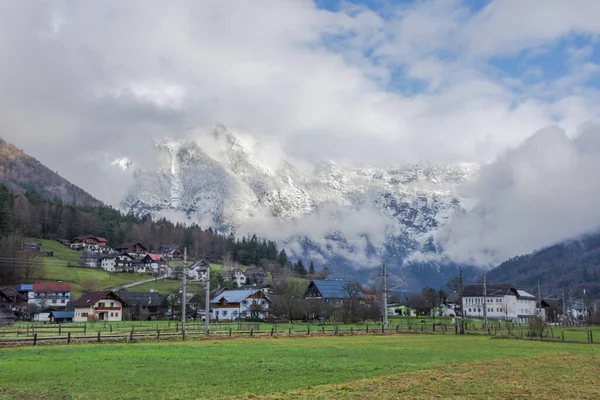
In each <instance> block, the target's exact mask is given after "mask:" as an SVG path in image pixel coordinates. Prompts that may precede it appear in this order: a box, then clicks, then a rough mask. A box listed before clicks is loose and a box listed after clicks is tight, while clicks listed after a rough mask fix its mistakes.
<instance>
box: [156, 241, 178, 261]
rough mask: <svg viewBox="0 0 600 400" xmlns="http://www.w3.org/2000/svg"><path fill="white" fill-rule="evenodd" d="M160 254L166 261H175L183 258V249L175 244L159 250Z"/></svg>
mask: <svg viewBox="0 0 600 400" xmlns="http://www.w3.org/2000/svg"><path fill="white" fill-rule="evenodd" d="M158 252H159V253H160V255H162V256H163V257H164V258H165V260H174V259H178V258H181V257H182V256H183V253H182V251H181V249H180V248H179V246H177V245H175V244H167V245H162V246H160V248H159V249H158Z"/></svg>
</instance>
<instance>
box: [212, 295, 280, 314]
mask: <svg viewBox="0 0 600 400" xmlns="http://www.w3.org/2000/svg"><path fill="white" fill-rule="evenodd" d="M270 303H271V300H270V299H269V298H268V297H267V296H266V295H265V294H264V293H263V292H262V291H260V290H256V289H253V290H225V291H223V292H222V293H221V294H219V295H218V296H216V297H215V298H213V299H212V300H211V301H210V305H211V311H210V313H211V314H210V317H211V319H213V320H219V321H234V320H237V319H246V318H257V319H265V318H267V317H268V315H269V305H270Z"/></svg>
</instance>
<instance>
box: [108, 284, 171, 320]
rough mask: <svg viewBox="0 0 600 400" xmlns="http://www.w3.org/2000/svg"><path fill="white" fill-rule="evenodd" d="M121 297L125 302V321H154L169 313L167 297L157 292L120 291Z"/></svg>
mask: <svg viewBox="0 0 600 400" xmlns="http://www.w3.org/2000/svg"><path fill="white" fill-rule="evenodd" d="M119 296H121V298H122V299H123V300H125V302H126V304H127V306H126V307H125V308H124V311H123V312H124V314H123V319H124V320H130V321H131V320H135V321H139V320H154V319H161V318H163V317H164V316H165V314H166V313H167V311H168V301H167V296H166V295H162V294H160V293H159V292H156V291H150V292H127V291H125V290H121V291H119Z"/></svg>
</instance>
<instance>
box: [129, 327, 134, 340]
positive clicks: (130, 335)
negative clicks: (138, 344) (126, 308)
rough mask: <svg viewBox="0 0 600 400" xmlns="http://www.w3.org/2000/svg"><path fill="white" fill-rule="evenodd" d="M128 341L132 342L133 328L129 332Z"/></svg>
mask: <svg viewBox="0 0 600 400" xmlns="http://www.w3.org/2000/svg"><path fill="white" fill-rule="evenodd" d="M129 341H130V342H133V329H132V330H131V332H129Z"/></svg>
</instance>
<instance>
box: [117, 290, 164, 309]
mask: <svg viewBox="0 0 600 400" xmlns="http://www.w3.org/2000/svg"><path fill="white" fill-rule="evenodd" d="M119 296H121V297H122V298H123V299H124V300H125V301H126V302H127V304H128V305H130V306H146V307H160V306H162V305H163V304H164V303H165V301H166V300H167V296H166V295H162V294H160V293H158V292H127V291H125V290H121V291H119Z"/></svg>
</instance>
